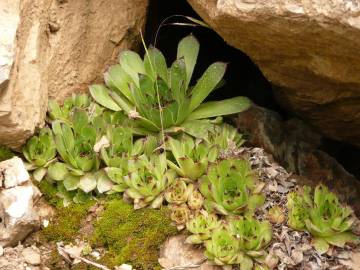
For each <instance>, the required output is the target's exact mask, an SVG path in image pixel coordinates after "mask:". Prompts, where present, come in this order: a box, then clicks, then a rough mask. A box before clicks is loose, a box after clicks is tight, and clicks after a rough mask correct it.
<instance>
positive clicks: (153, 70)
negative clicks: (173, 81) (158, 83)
mask: <svg viewBox="0 0 360 270" xmlns="http://www.w3.org/2000/svg"><path fill="white" fill-rule="evenodd" d="M144 67H145V71H146V73H147V75H148V76H150V77H151V79H152V80H153V81H155V80H156V79H157V77H158V76H159V77H160V78H162V79H163V80H164V81H165V82H166V83H168V70H167V65H166V60H165V57H164V55H163V54H162V53H161V52H160V51H159V50H158V49H156V48H154V47H151V48H149V49H148V50H147V52H146V54H145V57H144Z"/></svg>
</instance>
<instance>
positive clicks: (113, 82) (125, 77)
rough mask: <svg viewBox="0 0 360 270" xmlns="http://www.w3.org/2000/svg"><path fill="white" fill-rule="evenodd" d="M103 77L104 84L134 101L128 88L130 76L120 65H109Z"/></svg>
mask: <svg viewBox="0 0 360 270" xmlns="http://www.w3.org/2000/svg"><path fill="white" fill-rule="evenodd" d="M104 79H105V83H106V85H107V86H108V87H109V88H110V89H113V90H115V91H116V92H117V93H118V94H122V95H123V96H124V97H125V98H127V99H128V101H130V102H131V103H133V102H134V100H133V96H132V94H131V91H130V88H129V82H130V81H131V77H130V76H129V74H127V73H126V72H125V71H124V70H123V68H122V67H121V66H120V65H114V66H112V67H110V68H109V70H108V71H107V72H106V73H105V75H104ZM120 106H121V104H120ZM121 107H122V106H121Z"/></svg>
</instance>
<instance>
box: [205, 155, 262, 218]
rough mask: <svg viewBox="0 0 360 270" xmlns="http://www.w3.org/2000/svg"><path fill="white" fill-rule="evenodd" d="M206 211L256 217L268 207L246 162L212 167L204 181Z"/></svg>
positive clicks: (221, 163) (229, 162)
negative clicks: (257, 210) (261, 207)
mask: <svg viewBox="0 0 360 270" xmlns="http://www.w3.org/2000/svg"><path fill="white" fill-rule="evenodd" d="M200 183H201V185H200V191H201V193H202V194H203V195H204V197H205V202H204V204H205V208H206V209H207V210H208V211H210V212H216V213H219V214H222V215H238V214H243V213H244V212H248V213H252V212H253V211H254V210H255V209H256V208H257V207H258V206H260V205H262V204H263V203H264V196H263V195H262V194H258V193H255V192H257V191H256V182H255V180H254V175H253V173H252V171H251V168H250V165H249V163H248V162H247V161H246V160H240V159H228V160H222V161H219V162H218V163H216V164H213V165H211V166H210V167H209V170H208V172H207V174H206V175H204V176H203V177H202V178H201V180H200Z"/></svg>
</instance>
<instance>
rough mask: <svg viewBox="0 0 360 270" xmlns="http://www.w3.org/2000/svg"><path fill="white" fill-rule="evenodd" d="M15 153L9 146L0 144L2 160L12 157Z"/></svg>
mask: <svg viewBox="0 0 360 270" xmlns="http://www.w3.org/2000/svg"><path fill="white" fill-rule="evenodd" d="M14 155H15V154H14V153H13V152H12V151H11V150H10V149H9V148H8V147H6V146H2V145H0V161H3V160H7V159H9V158H12V157H13V156H14Z"/></svg>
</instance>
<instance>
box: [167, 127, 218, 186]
mask: <svg viewBox="0 0 360 270" xmlns="http://www.w3.org/2000/svg"><path fill="white" fill-rule="evenodd" d="M167 146H168V148H169V150H170V151H171V153H172V155H173V157H174V159H175V162H173V161H171V160H170V159H168V165H169V167H170V168H173V169H174V170H175V171H176V172H177V173H178V174H179V175H180V176H182V177H184V178H186V179H188V180H189V181H191V180H192V181H195V180H197V179H198V178H199V177H200V176H202V175H203V174H204V173H205V172H206V170H207V167H208V164H209V163H211V162H214V161H215V160H216V159H217V157H218V154H219V151H218V148H217V147H216V146H211V145H209V144H207V143H206V142H204V141H200V142H197V141H196V140H194V139H193V138H192V137H190V136H188V135H185V134H183V136H181V138H180V139H179V140H176V139H173V138H171V137H169V138H168V140H167Z"/></svg>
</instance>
